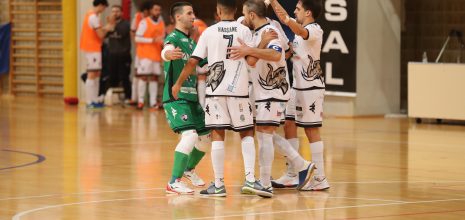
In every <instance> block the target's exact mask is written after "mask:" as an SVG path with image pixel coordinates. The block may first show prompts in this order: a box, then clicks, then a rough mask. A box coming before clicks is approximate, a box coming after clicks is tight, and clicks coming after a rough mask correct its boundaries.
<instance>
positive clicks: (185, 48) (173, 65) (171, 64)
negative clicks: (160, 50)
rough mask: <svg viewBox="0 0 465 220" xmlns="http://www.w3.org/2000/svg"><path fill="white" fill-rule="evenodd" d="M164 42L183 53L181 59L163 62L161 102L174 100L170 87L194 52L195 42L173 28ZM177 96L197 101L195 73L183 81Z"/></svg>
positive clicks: (203, 63)
mask: <svg viewBox="0 0 465 220" xmlns="http://www.w3.org/2000/svg"><path fill="white" fill-rule="evenodd" d="M164 44H165V45H167V44H171V45H173V46H174V47H175V48H176V47H178V48H180V49H181V51H182V52H183V53H184V56H183V58H182V59H178V60H172V61H167V62H166V61H165V62H164V72H165V86H164V91H163V103H167V102H172V101H174V100H175V99H174V97H173V94H172V92H171V88H172V87H173V85H174V84H175V83H176V81H177V80H178V78H179V76H180V75H181V72H182V69H183V68H184V66H185V65H186V63H187V61H188V60H189V58H190V56H191V54H192V53H193V52H194V49H195V46H196V43H195V42H194V40H192V39H191V38H189V36H187V35H186V34H185V33H183V32H182V31H180V30H178V29H175V30H174V31H173V32H171V34H169V35H168V37H166V39H165V42H164ZM201 64H202V65H205V64H206V62H201ZM178 97H179V99H181V100H187V101H191V102H198V100H199V98H198V96H197V77H196V76H195V75H190V76H189V78H187V80H186V81H184V83H183V84H182V86H181V90H180V91H179V95H178Z"/></svg>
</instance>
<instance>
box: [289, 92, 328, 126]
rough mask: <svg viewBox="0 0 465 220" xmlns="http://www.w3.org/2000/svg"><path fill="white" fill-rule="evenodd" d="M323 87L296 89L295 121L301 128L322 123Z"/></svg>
mask: <svg viewBox="0 0 465 220" xmlns="http://www.w3.org/2000/svg"><path fill="white" fill-rule="evenodd" d="M324 95H325V90H324V89H317V90H296V96H295V97H296V101H295V112H296V114H295V122H296V125H297V126H299V127H303V128H317V127H321V126H322V125H323V102H324Z"/></svg>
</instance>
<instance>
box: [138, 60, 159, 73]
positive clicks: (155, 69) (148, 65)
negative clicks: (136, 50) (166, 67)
mask: <svg viewBox="0 0 465 220" xmlns="http://www.w3.org/2000/svg"><path fill="white" fill-rule="evenodd" d="M137 66H138V67H137V75H138V76H140V75H142V76H147V75H156V76H159V75H161V64H160V62H154V61H152V60H150V59H141V60H140V61H139V64H138V65H137Z"/></svg>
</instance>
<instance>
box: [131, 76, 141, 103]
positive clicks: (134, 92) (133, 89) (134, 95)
mask: <svg viewBox="0 0 465 220" xmlns="http://www.w3.org/2000/svg"><path fill="white" fill-rule="evenodd" d="M137 82H138V80H137V77H133V78H132V87H131V100H132V101H136V100H137V99H138V98H139V97H138V96H137V90H138V88H137V85H138V84H137Z"/></svg>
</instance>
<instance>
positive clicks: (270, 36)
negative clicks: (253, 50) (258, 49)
mask: <svg viewBox="0 0 465 220" xmlns="http://www.w3.org/2000/svg"><path fill="white" fill-rule="evenodd" d="M275 39H278V33H276V31H274V30H268V31H264V32H263V33H262V41H261V42H260V44H263V45H268V44H269V43H270V42H271V41H272V40H275Z"/></svg>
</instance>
